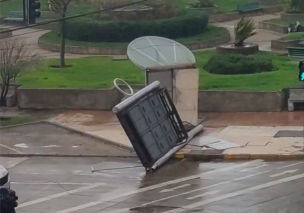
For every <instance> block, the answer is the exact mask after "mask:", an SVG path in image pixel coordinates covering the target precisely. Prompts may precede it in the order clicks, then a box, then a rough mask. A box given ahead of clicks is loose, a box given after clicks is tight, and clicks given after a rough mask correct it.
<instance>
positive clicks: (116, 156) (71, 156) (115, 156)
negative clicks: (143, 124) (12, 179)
mask: <svg viewBox="0 0 304 213" xmlns="http://www.w3.org/2000/svg"><path fill="white" fill-rule="evenodd" d="M0 157H14V158H24V157H65V158H74V157H90V158H105V157H109V158H137V156H136V155H132V156H121V155H94V154H84V155H82V154H76V155H71V154H26V153H24V154H0Z"/></svg>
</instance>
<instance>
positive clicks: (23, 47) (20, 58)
mask: <svg viewBox="0 0 304 213" xmlns="http://www.w3.org/2000/svg"><path fill="white" fill-rule="evenodd" d="M38 60H39V57H38V55H36V54H35V53H33V51H31V49H30V48H28V45H27V44H26V43H24V42H22V41H20V40H18V39H14V40H6V41H0V88H1V96H0V106H6V96H7V93H8V91H9V86H10V85H11V83H12V82H13V81H15V79H16V78H17V77H19V76H21V75H22V74H25V73H26V72H28V71H30V70H33V69H34V68H35V67H36V65H37V64H38Z"/></svg>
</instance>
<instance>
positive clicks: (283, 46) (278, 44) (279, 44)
mask: <svg viewBox="0 0 304 213" xmlns="http://www.w3.org/2000/svg"><path fill="white" fill-rule="evenodd" d="M300 41H302V40H294V41H286V40H272V41H271V49H274V50H284V51H287V47H298V46H299V42H300Z"/></svg>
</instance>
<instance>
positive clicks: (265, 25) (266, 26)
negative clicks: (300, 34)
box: [258, 21, 288, 34]
mask: <svg viewBox="0 0 304 213" xmlns="http://www.w3.org/2000/svg"><path fill="white" fill-rule="evenodd" d="M258 27H259V29H263V30H269V31H273V32H277V33H281V34H287V33H288V27H284V26H282V25H280V24H275V23H271V22H267V21H262V22H259V26H258Z"/></svg>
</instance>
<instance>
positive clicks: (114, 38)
mask: <svg viewBox="0 0 304 213" xmlns="http://www.w3.org/2000/svg"><path fill="white" fill-rule="evenodd" d="M207 25H208V17H207V16H202V15H200V16H193V15H186V16H181V17H175V18H171V19H163V20H151V21H148V20H147V21H116V22H114V21H113V22H103V21H100V20H93V19H79V20H70V21H68V22H67V24H66V29H67V30H66V32H67V33H66V37H67V38H68V39H71V40H77V41H90V42H129V41H132V40H133V39H135V38H138V37H141V36H162V37H167V38H172V39H175V38H183V37H189V36H194V35H197V34H200V33H202V32H203V31H204V30H205V29H206V27H207Z"/></svg>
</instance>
